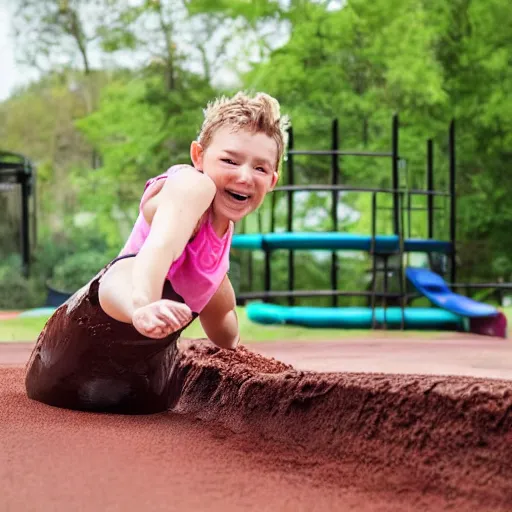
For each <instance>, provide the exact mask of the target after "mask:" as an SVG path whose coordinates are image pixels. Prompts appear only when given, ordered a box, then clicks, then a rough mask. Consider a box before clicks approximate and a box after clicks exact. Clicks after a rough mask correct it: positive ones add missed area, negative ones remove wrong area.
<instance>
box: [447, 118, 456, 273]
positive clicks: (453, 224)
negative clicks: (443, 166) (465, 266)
mask: <svg viewBox="0 0 512 512" xmlns="http://www.w3.org/2000/svg"><path fill="white" fill-rule="evenodd" d="M449 148H450V241H451V243H452V254H451V282H452V283H455V282H456V276H457V269H456V261H457V259H456V250H455V245H456V243H457V194H456V180H455V178H456V176H455V170H456V159H455V120H453V119H452V122H451V123H450V135H449Z"/></svg>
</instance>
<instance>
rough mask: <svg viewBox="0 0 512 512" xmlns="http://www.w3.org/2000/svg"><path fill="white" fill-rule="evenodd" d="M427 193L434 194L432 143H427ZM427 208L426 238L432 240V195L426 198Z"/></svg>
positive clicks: (429, 141) (430, 140)
mask: <svg viewBox="0 0 512 512" xmlns="http://www.w3.org/2000/svg"><path fill="white" fill-rule="evenodd" d="M427 191H428V192H434V143H433V141H432V139H429V140H428V141H427ZM427 205H428V206H427V208H428V238H429V239H431V240H432V239H433V238H434V194H429V195H428V196H427Z"/></svg>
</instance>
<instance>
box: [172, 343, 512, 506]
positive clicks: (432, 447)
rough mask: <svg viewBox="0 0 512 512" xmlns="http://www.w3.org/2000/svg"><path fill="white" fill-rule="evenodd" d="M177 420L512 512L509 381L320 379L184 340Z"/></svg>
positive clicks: (356, 376)
mask: <svg viewBox="0 0 512 512" xmlns="http://www.w3.org/2000/svg"><path fill="white" fill-rule="evenodd" d="M177 358H178V359H177V361H176V362H175V366H174V370H175V371H174V375H173V380H174V386H175V389H176V391H177V392H178V393H179V395H180V398H179V400H178V402H177V405H176V407H175V408H174V411H175V412H178V413H183V414H191V415H194V416H196V417H198V418H201V419H202V420H207V421H214V422H219V423H221V424H222V425H224V426H225V427H227V428H229V429H230V430H232V431H234V432H245V433H251V434H256V435H257V436H262V437H263V438H265V439H267V440H271V441H276V442H278V443H279V444H281V445H287V446H289V447H290V448H291V449H294V450H303V451H306V452H312V453H316V454H322V455H323V456H326V457H328V458H332V459H336V460H343V461H344V462H346V463H355V465H354V468H355V469H354V470H355V471H360V472H361V476H362V478H364V479H366V480H369V479H370V480H371V479H373V480H375V481H377V480H378V479H379V475H382V474H386V475H387V478H388V479H389V475H390V474H394V475H395V476H396V482H397V485H398V486H400V483H402V484H404V483H405V482H408V484H410V485H414V486H418V485H419V486H420V488H421V489H422V490H423V491H425V492H426V491H435V490H439V491H441V490H442V492H443V493H444V494H446V493H452V494H453V495H454V496H455V495H466V496H471V498H472V499H473V500H475V503H477V502H481V503H482V504H484V503H485V504H486V506H489V505H491V506H492V505H493V504H495V505H496V507H498V506H499V507H500V508H501V507H502V506H505V508H506V509H508V506H510V507H511V508H512V382H510V381H505V380H491V379H477V378H467V377H435V376H421V375H389V374H358V373H315V372H303V371H297V370H295V369H293V368H292V367H291V366H289V365H286V364H283V363H281V362H279V361H277V360H275V359H269V358H266V357H263V356H261V355H258V354H256V353H254V352H252V351H250V350H248V349H246V348H244V347H240V348H238V349H237V350H236V351H227V350H221V349H218V348H216V347H214V346H213V345H212V344H211V343H210V342H208V341H206V340H181V341H180V345H179V351H178V354H177Z"/></svg>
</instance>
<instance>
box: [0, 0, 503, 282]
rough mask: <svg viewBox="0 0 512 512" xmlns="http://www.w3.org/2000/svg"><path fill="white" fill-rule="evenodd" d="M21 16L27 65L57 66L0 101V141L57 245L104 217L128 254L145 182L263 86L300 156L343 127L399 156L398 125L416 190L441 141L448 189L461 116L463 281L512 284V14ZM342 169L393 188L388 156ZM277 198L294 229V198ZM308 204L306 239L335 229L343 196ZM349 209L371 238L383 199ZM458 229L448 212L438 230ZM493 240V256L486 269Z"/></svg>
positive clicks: (80, 8) (235, 5)
mask: <svg viewBox="0 0 512 512" xmlns="http://www.w3.org/2000/svg"><path fill="white" fill-rule="evenodd" d="M17 7H18V11H17V12H18V17H17V21H18V23H17V25H18V29H19V31H18V33H19V38H18V48H19V51H20V54H22V55H24V56H25V57H26V58H25V61H26V62H29V63H31V64H32V65H36V64H37V65H38V66H39V67H43V68H44V69H46V70H47V71H48V70H50V72H48V73H46V74H44V76H43V78H42V79H41V81H40V82H39V83H38V84H35V85H33V86H31V87H28V88H27V89H26V90H25V91H19V92H18V93H17V94H15V95H14V96H13V97H12V98H11V99H9V100H8V101H7V102H5V103H4V104H3V105H0V118H1V120H2V123H1V125H0V133H1V134H2V137H3V140H4V143H5V144H7V145H8V147H7V148H6V149H10V150H16V151H20V152H22V153H25V154H28V155H29V156H31V157H32V158H34V159H35V160H37V162H38V164H39V170H40V188H41V194H40V196H41V197H42V198H43V199H42V205H41V208H42V209H43V213H44V212H50V211H51V210H52V208H56V209H55V211H58V212H59V214H58V215H54V216H53V217H52V216H51V215H49V214H48V215H47V216H44V215H43V229H47V232H48V233H53V235H55V233H57V232H59V230H60V232H62V231H63V230H65V229H67V228H66V226H75V227H76V219H75V217H76V214H78V213H82V214H83V213H84V212H92V213H94V215H95V217H94V220H90V222H89V224H88V228H87V229H90V230H97V231H99V233H101V236H103V237H104V238H105V240H106V241H107V245H108V246H109V247H110V248H114V247H119V245H120V244H121V243H122V241H123V239H124V238H125V237H126V234H127V231H128V230H129V229H130V227H131V223H132V222H133V219H134V216H135V215H136V214H137V202H138V199H139V198H140V193H141V190H142V187H143V184H144V181H145V180H146V179H147V178H149V177H151V176H154V175H155V174H158V173H160V172H162V171H164V170H165V169H166V168H167V167H169V166H170V165H172V164H174V163H176V162H180V161H188V160H189V156H188V148H189V144H190V141H191V140H192V139H193V138H194V137H195V136H196V134H197V131H198V129H199V127H200V124H201V120H202V108H204V106H205V104H206V103H207V101H208V100H210V99H212V98H213V97H214V96H216V95H218V94H222V93H223V92H233V91H234V90H236V89H238V88H244V89H248V90H265V91H267V92H269V93H270V94H273V95H275V96H276V97H277V98H278V99H279V100H280V102H281V105H282V109H283V111H285V112H287V113H289V114H290V116H291V118H292V124H293V129H294V139H295V147H296V148H299V149H329V148H330V147H331V144H332V142H331V139H330V137H331V135H330V133H331V123H332V120H333V119H335V118H337V119H338V120H339V133H340V146H341V148H342V149H359V150H366V151H389V150H390V147H391V118H392V115H393V114H394V113H399V116H400V127H401V129H400V140H399V153H400V156H401V157H402V158H403V159H404V164H405V167H402V168H401V182H402V184H404V183H405V181H406V180H407V182H408V185H409V186H411V187H412V188H424V187H425V186H426V174H425V168H426V141H427V139H433V141H434V143H435V181H436V183H435V185H436V188H438V189H444V190H446V189H447V186H448V183H447V177H448V156H447V150H448V126H449V123H450V121H451V119H455V120H456V128H457V172H458V234H459V240H460V242H461V251H460V261H459V263H460V265H461V268H462V274H461V276H462V277H468V278H471V279H496V278H498V277H503V278H505V279H510V277H511V274H512V260H511V259H510V257H509V252H510V248H511V246H512V232H511V231H510V229H509V228H508V226H509V224H510V222H511V221H512V206H510V204H511V203H510V201H508V194H509V190H510V188H511V185H512V173H511V172H510V169H509V160H510V156H511V152H512V149H511V148H512V97H511V96H510V94H509V91H511V90H512V71H511V70H512V67H511V63H512V36H511V32H510V29H509V27H510V26H512V4H510V2H508V1H506V0H453V1H452V2H446V1H444V0H431V1H429V2H426V1H425V0H374V1H373V2H368V1H367V0H347V1H332V0H331V1H321V0H289V1H288V2H281V1H277V0H258V1H254V2H246V1H245V0H232V1H229V2H228V1H211V0H187V1H185V0H183V1H181V0H175V1H171V0H165V1H164V0H138V1H133V2H124V1H121V0H96V1H94V2H81V1H79V0H74V1H73V0H67V1H66V0H64V1H63V0H52V1H49V2H36V1H34V0H17ZM43 64H44V66H43ZM45 66H46V67H45ZM63 141H65V143H63ZM91 152H92V153H91ZM91 154H92V155H93V158H92V159H91ZM95 155H96V156H95ZM339 165H340V176H339V179H340V181H341V182H342V183H346V184H351V185H358V186H361V185H367V186H375V187H377V186H384V187H388V186H390V185H391V163H390V161H389V159H365V158H359V157H342V158H340V160H339ZM294 166H295V170H296V175H295V182H296V183H327V182H329V180H330V179H331V178H330V173H331V160H330V158H329V157H327V158H326V157H322V158H321V157H308V156H296V157H294ZM287 179H288V177H287V167H286V165H285V166H284V167H283V177H282V181H281V182H286V180H287ZM57 198H59V200H60V202H59V203H58V204H59V205H64V206H62V207H61V206H59V207H57V200H56V199H57ZM382 201H383V206H389V202H386V201H388V200H386V199H383V200H382ZM415 201H417V202H416V203H415V204H416V205H417V206H421V205H423V206H424V204H425V202H424V201H423V203H422V200H421V199H420V198H418V199H416V200H415ZM276 204H277V213H278V223H280V224H279V226H280V227H281V228H283V227H284V225H285V214H286V212H285V204H286V203H285V199H284V196H283V197H280V198H277V202H276ZM436 204H438V206H442V205H443V200H442V199H440V200H439V202H438V203H437V202H436ZM296 205H297V212H296V220H295V221H294V222H296V223H297V226H296V229H299V228H300V227H305V228H308V229H318V230H321V229H330V227H331V226H330V208H331V206H330V196H329V195H327V194H323V195H322V194H312V195H311V196H310V197H309V198H301V199H299V200H297V201H296ZM57 208H58V209H57ZM339 209H340V211H341V213H342V217H343V218H342V220H341V224H340V229H347V230H352V231H364V232H368V230H369V229H370V222H371V219H370V215H369V211H370V198H369V197H368V196H365V195H362V194H348V195H344V196H342V197H341V198H340V205H339ZM269 212H270V206H269V204H266V206H265V207H264V209H263V210H262V213H263V216H260V217H257V216H255V217H254V220H249V221H248V222H247V226H252V227H253V228H254V227H256V228H257V227H259V226H261V225H265V226H268V225H269V221H268V218H269ZM312 212H314V215H312ZM66 216H69V218H70V219H71V220H70V221H69V222H68V221H66V222H64V221H63V220H62V219H64V218H65V217H66ZM312 217H314V219H313V220H314V222H313V221H312ZM50 219H53V220H52V221H50ZM58 219H61V221H60V222H59V221H58ZM73 219H74V220H73ZM260 219H263V220H262V222H263V224H261V222H260ZM385 224H386V223H385V222H384V223H383V226H382V228H381V229H382V230H383V231H385V230H386V229H389V223H388V224H387V227H386V225H385ZM447 227H448V224H447V222H446V221H444V220H443V219H442V218H441V213H440V217H439V219H438V221H437V223H436V230H437V231H436V232H437V234H438V236H443V237H446V236H447V234H448V233H447ZM411 229H412V232H413V234H415V236H425V235H426V218H425V214H424V213H421V212H417V213H416V212H415V213H414V216H413V219H412V226H411ZM482 243H483V244H484V245H485V247H486V248H487V250H488V251H489V255H488V257H487V256H485V257H482V258H480V259H478V258H476V260H478V261H475V258H474V257H473V256H474V254H475V253H476V252H477V250H476V249H475V248H476V247H481V246H482ZM478 250H480V249H478Z"/></svg>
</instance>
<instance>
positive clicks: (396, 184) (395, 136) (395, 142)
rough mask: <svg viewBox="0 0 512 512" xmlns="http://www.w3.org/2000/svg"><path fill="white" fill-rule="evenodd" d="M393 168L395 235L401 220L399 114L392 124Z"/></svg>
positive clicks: (394, 117)
mask: <svg viewBox="0 0 512 512" xmlns="http://www.w3.org/2000/svg"><path fill="white" fill-rule="evenodd" d="M391 144H392V148H391V153H392V157H391V160H392V170H393V187H392V188H393V190H394V193H393V232H394V234H395V235H398V234H399V229H400V226H399V224H400V220H399V197H398V188H399V179H398V158H399V157H398V114H394V115H393V126H392V141H391Z"/></svg>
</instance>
